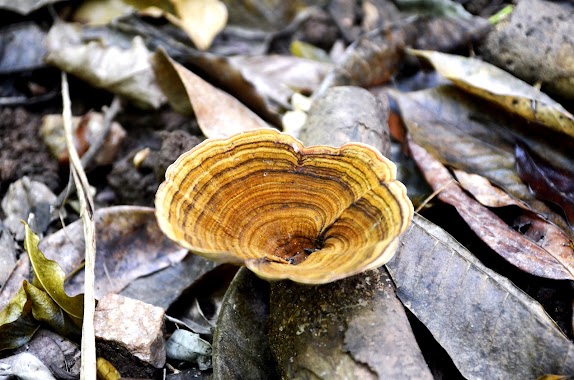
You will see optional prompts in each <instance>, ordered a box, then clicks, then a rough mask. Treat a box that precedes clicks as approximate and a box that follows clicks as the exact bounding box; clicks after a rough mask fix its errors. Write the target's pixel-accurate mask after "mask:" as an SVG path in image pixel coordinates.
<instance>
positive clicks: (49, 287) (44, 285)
mask: <svg viewBox="0 0 574 380" xmlns="http://www.w3.org/2000/svg"><path fill="white" fill-rule="evenodd" d="M24 226H25V229H26V237H25V239H24V248H25V249H26V251H27V252H28V254H29V255H30V262H31V263H32V269H33V270H34V275H35V283H34V284H35V285H36V286H37V287H38V288H39V289H41V290H44V291H46V293H48V295H49V296H50V297H51V298H52V299H53V300H54V302H56V304H58V306H60V307H61V308H62V309H63V310H64V311H65V312H66V313H68V314H69V315H70V316H71V317H73V318H75V319H76V320H81V319H82V316H83V310H84V296H83V294H78V295H77V296H74V297H69V296H68V295H67V294H66V292H65V290H64V281H65V279H66V273H64V271H63V270H62V268H61V267H60V265H58V263H57V262H55V261H52V260H48V259H46V257H45V256H44V254H43V253H42V252H41V251H40V250H39V249H38V243H39V242H40V238H39V237H38V236H37V235H36V234H34V232H32V230H31V229H30V227H29V226H28V225H27V224H26V223H24Z"/></svg>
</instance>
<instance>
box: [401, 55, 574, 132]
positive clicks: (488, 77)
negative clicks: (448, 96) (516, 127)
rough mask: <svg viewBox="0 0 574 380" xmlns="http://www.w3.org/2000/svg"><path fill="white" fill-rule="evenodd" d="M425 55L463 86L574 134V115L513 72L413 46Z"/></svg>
mask: <svg viewBox="0 0 574 380" xmlns="http://www.w3.org/2000/svg"><path fill="white" fill-rule="evenodd" d="M409 52H410V53H411V54H414V55H416V56H418V57H424V58H425V59H427V60H428V61H429V62H431V64H432V65H433V66H434V67H435V69H436V70H437V71H438V72H439V73H440V74H442V75H443V76H445V77H446V78H448V79H450V80H451V81H452V82H453V83H454V84H456V85H457V86H459V87H460V88H462V89H464V90H466V91H469V92H471V93H473V94H476V95H478V96H480V97H483V98H485V99H488V100H490V101H492V102H494V103H496V104H498V105H500V106H502V107H504V108H506V109H507V110H509V111H511V112H514V113H516V114H518V115H520V116H522V117H524V118H525V119H527V120H529V121H532V122H537V123H540V124H543V125H545V126H547V127H549V128H552V129H554V130H557V131H560V132H562V133H565V134H567V135H569V136H574V115H572V114H571V113H570V112H568V111H566V109H564V107H562V106H561V105H560V104H559V103H557V102H556V101H554V100H553V99H552V98H550V97H549V96H548V95H546V94H545V93H543V92H541V91H540V90H538V89H536V88H534V87H532V86H531V85H529V84H528V83H526V82H523V81H522V80H520V79H518V78H516V77H514V76H513V75H512V74H510V73H507V72H506V71H504V70H502V69H499V68H498V67H496V66H494V65H491V64H490V63H487V62H484V61H481V60H479V59H477V58H469V57H462V56H457V55H450V54H444V53H439V52H436V51H426V50H409Z"/></svg>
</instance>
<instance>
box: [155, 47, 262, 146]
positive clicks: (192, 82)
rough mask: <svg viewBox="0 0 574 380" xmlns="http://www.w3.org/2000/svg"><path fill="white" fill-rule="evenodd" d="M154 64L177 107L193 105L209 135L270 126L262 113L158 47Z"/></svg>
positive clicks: (162, 85)
mask: <svg viewBox="0 0 574 380" xmlns="http://www.w3.org/2000/svg"><path fill="white" fill-rule="evenodd" d="M153 67H154V71H155V73H156V76H157V78H158V81H159V83H160V86H161V88H162V90H163V91H164V93H165V94H166V96H167V97H168V99H169V101H170V103H171V104H172V105H173V106H174V108H175V109H176V110H180V111H187V110H188V109H189V104H191V107H192V108H193V112H194V113H195V117H196V118H197V122H198V123H199V127H200V128H201V131H202V132H203V134H204V135H205V136H206V137H227V136H231V135H233V134H236V133H238V132H244V131H249V130H253V129H262V128H269V126H268V125H267V123H265V122H264V121H263V120H262V119H261V118H260V117H259V116H257V115H256V114H255V113H254V112H253V111H251V110H250V109H249V108H247V107H246V106H244V105H243V104H241V103H240V102H239V101H238V100H237V99H235V98H234V97H232V96H231V95H229V94H227V93H225V92H223V91H221V90H220V89H218V88H215V87H214V86H212V85H211V84H209V83H208V82H206V81H204V80H203V79H201V78H200V77H199V76H197V75H196V74H194V73H193V72H191V71H189V70H188V69H186V68H185V67H183V66H182V65H180V64H179V63H177V62H175V61H174V60H172V59H171V58H170V57H168V56H167V55H166V54H165V53H164V52H163V51H162V50H158V51H157V52H156V53H155V55H154V58H153Z"/></svg>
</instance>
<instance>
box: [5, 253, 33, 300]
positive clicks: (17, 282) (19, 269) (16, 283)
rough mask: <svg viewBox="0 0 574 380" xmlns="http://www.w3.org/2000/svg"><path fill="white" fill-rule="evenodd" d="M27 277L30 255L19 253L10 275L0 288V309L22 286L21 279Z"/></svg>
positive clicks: (28, 276) (28, 277)
mask: <svg viewBox="0 0 574 380" xmlns="http://www.w3.org/2000/svg"><path fill="white" fill-rule="evenodd" d="M27 279H30V256H28V255H20V257H19V258H18V261H17V262H16V267H15V268H14V270H13V271H12V273H11V274H10V277H8V280H7V281H6V283H4V284H2V287H1V288H0V310H3V309H4V308H5V307H6V305H8V303H9V302H10V299H12V298H13V297H14V296H15V294H16V293H18V290H19V289H20V288H21V287H22V281H24V280H27Z"/></svg>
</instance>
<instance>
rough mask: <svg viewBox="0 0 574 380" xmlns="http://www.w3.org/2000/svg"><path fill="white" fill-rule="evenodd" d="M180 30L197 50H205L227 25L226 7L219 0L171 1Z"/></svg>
mask: <svg viewBox="0 0 574 380" xmlns="http://www.w3.org/2000/svg"><path fill="white" fill-rule="evenodd" d="M172 3H173V6H174V8H175V11H176V13H177V15H178V16H179V19H180V21H181V23H180V25H181V28H182V29H183V30H184V31H185V32H186V33H187V34H188V35H189V37H190V38H191V40H192V41H193V43H194V44H195V46H196V47H197V48H198V49H199V50H206V49H208V48H209V46H211V43H212V42H213V39H214V38H215V37H216V36H217V34H218V33H219V32H220V31H221V30H222V29H223V28H224V27H225V24H226V23H227V7H226V6H225V4H224V3H222V2H221V1H219V0H172Z"/></svg>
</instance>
